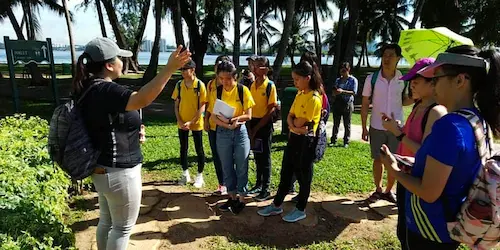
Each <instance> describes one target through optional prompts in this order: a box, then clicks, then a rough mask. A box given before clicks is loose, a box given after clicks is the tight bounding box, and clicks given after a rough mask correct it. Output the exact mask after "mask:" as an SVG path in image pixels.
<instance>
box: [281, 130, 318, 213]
mask: <svg viewBox="0 0 500 250" xmlns="http://www.w3.org/2000/svg"><path fill="white" fill-rule="evenodd" d="M316 144H317V138H311V137H306V136H305V135H296V134H294V133H290V138H289V139H288V144H287V146H286V149H285V150H286V152H285V154H284V155H283V156H284V157H285V158H284V159H283V166H282V167H281V176H280V185H279V188H278V193H277V194H276V197H275V198H274V205H276V206H281V204H283V201H284V199H285V196H286V195H287V194H288V191H289V190H290V186H291V184H292V178H293V176H294V174H295V176H296V177H297V180H298V181H299V185H300V191H299V197H298V202H297V209H298V210H300V211H304V210H305V208H306V205H307V199H309V194H310V193H311V182H312V177H313V164H314V155H315V149H316Z"/></svg>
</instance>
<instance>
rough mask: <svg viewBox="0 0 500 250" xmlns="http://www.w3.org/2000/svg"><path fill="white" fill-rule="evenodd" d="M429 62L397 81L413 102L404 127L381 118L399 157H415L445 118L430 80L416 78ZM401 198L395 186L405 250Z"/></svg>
mask: <svg viewBox="0 0 500 250" xmlns="http://www.w3.org/2000/svg"><path fill="white" fill-rule="evenodd" d="M433 62H434V58H423V59H420V60H418V61H417V62H416V63H415V65H414V66H413V67H412V68H411V69H410V71H409V72H408V74H406V75H404V76H403V77H401V79H400V80H404V81H409V82H410V88H411V91H412V93H413V95H412V98H413V99H415V100H417V102H416V103H415V105H414V106H413V110H412V112H411V113H410V115H409V116H408V119H407V120H406V123H405V125H404V127H403V128H400V127H399V124H398V121H396V120H394V119H393V118H392V117H390V116H388V115H387V114H384V115H383V118H384V119H383V120H382V125H383V126H384V128H385V129H386V130H387V131H389V132H391V133H393V134H394V136H396V137H397V138H400V140H401V143H399V146H398V150H397V152H396V153H397V154H398V155H399V156H402V157H415V153H416V152H417V151H418V149H419V148H420V146H421V144H422V142H423V141H424V140H425V138H426V137H427V136H428V135H429V134H430V133H431V129H432V125H434V122H435V121H437V120H439V119H440V118H441V117H443V116H444V115H445V114H446V108H445V107H444V106H442V105H437V103H436V100H435V98H434V85H433V84H432V78H426V77H424V76H422V75H420V74H418V71H419V70H421V69H423V68H425V67H427V66H429V65H431V64H432V63H433ZM399 166H400V167H404V165H402V164H399ZM405 196H406V189H405V188H404V186H403V185H401V183H399V182H398V183H397V190H396V197H397V199H396V201H397V205H398V224H397V236H398V238H399V241H400V242H401V247H402V249H403V250H405V249H408V248H407V246H406V230H407V229H406V216H405V203H406V199H405Z"/></svg>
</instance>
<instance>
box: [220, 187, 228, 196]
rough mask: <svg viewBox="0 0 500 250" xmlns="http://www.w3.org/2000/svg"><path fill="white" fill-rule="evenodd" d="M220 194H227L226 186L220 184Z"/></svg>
mask: <svg viewBox="0 0 500 250" xmlns="http://www.w3.org/2000/svg"><path fill="white" fill-rule="evenodd" d="M220 195H227V187H226V186H220Z"/></svg>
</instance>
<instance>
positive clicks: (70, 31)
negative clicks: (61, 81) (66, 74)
mask: <svg viewBox="0 0 500 250" xmlns="http://www.w3.org/2000/svg"><path fill="white" fill-rule="evenodd" d="M62 4H63V7H64V16H65V17H66V25H67V26H68V37H69V47H70V49H71V75H72V76H73V77H74V76H75V73H76V67H75V63H76V56H75V54H76V52H75V43H74V41H73V27H72V24H71V17H70V14H69V10H68V6H67V3H66V0H62Z"/></svg>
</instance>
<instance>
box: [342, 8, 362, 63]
mask: <svg viewBox="0 0 500 250" xmlns="http://www.w3.org/2000/svg"><path fill="white" fill-rule="evenodd" d="M358 21H359V0H350V1H349V21H348V27H349V33H348V39H347V45H346V48H345V50H344V51H345V52H346V53H345V59H346V61H348V62H349V63H350V64H351V65H352V58H353V57H354V46H355V45H356V36H357V35H358Z"/></svg>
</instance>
